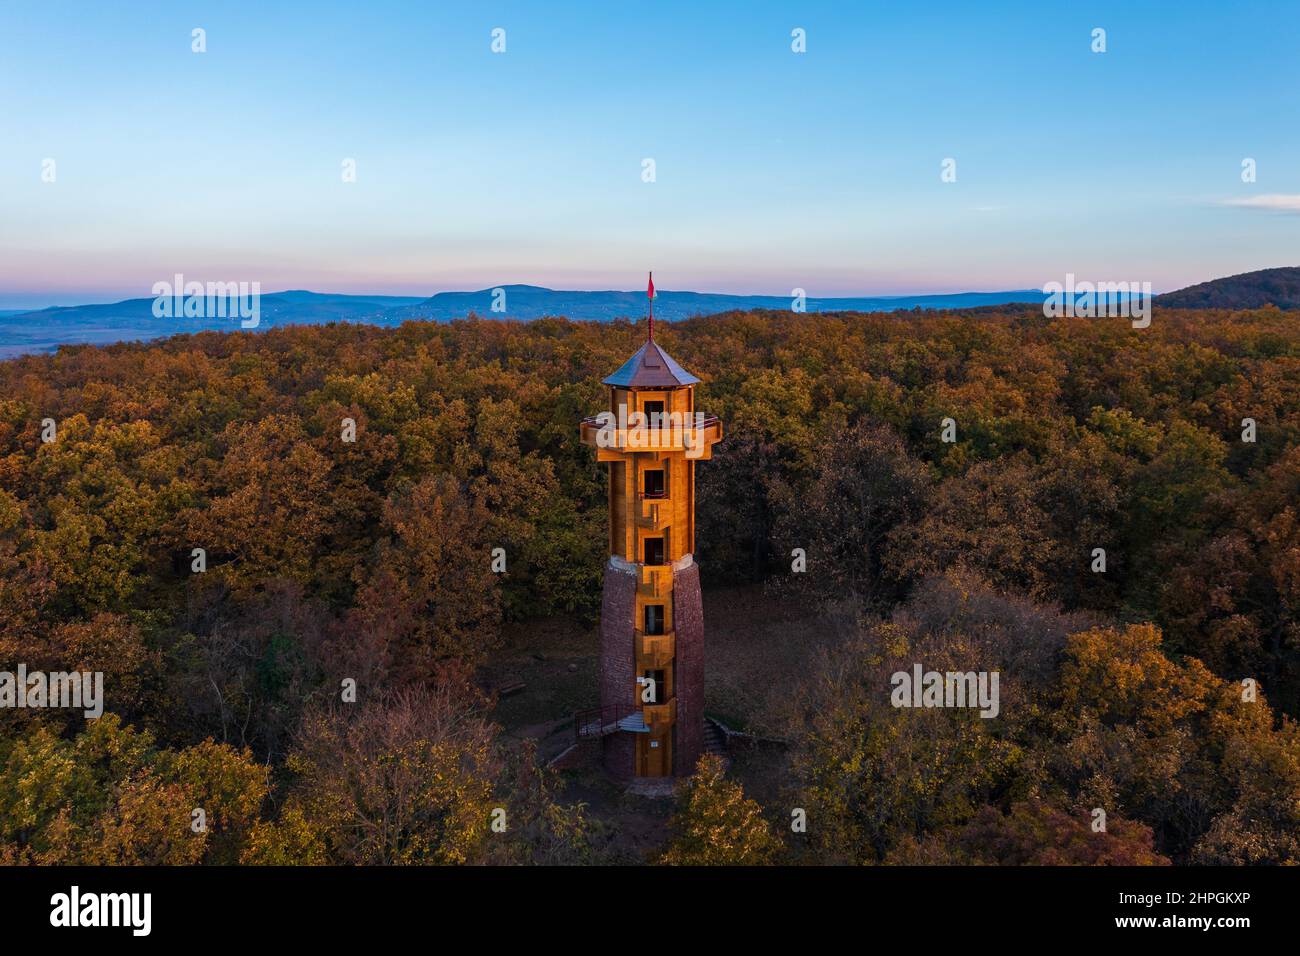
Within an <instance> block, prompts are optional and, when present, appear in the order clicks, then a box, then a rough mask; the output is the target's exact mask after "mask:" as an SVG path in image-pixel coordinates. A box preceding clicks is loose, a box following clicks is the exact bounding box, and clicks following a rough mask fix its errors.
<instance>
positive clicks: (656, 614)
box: [645, 604, 664, 635]
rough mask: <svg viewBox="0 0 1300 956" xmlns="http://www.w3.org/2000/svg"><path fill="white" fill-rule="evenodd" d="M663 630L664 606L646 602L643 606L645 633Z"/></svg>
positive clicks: (655, 632) (658, 632) (652, 633)
mask: <svg viewBox="0 0 1300 956" xmlns="http://www.w3.org/2000/svg"><path fill="white" fill-rule="evenodd" d="M663 632H664V606H663V605H662V604H647V605H646V606H645V633H646V634H650V635H655V634H662V633H663Z"/></svg>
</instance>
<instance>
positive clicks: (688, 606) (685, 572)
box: [578, 285, 722, 779]
mask: <svg viewBox="0 0 1300 956" xmlns="http://www.w3.org/2000/svg"><path fill="white" fill-rule="evenodd" d="M653 288H654V287H653V285H651V288H650V294H651V295H653ZM652 308H653V305H652ZM699 381H700V380H699V379H698V378H696V377H695V376H694V375H692V374H690V373H689V372H687V371H686V370H685V369H683V368H682V367H681V366H680V365H678V364H677V362H675V361H674V360H673V359H672V357H671V356H670V355H668V353H667V352H665V351H664V350H663V349H662V348H660V347H659V345H658V343H656V342H655V341H654V318H653V313H652V315H651V318H650V322H649V332H648V335H647V338H646V342H645V344H644V345H642V346H641V348H640V349H639V350H637V352H636V354H635V355H633V356H632V357H631V358H630V359H628V360H627V361H626V362H625V363H624V364H623V366H622V368H620V369H619V370H618V371H617V372H615V373H614V374H613V375H611V376H609V377H608V378H606V379H605V380H604V384H605V385H607V386H608V387H609V412H608V413H605V414H602V415H599V416H595V417H592V418H587V419H584V420H583V422H582V424H581V426H580V430H581V436H582V441H583V443H584V444H587V445H590V446H592V447H594V448H596V453H597V457H598V460H600V461H603V462H606V463H608V465H609V560H608V562H607V563H606V565H605V578H604V594H603V599H602V604H601V620H600V708H599V711H587V712H585V713H584V714H581V715H579V717H578V735H579V737H599V738H600V743H601V751H602V758H603V762H604V765H605V768H606V770H607V771H608V772H609V773H610V774H611V775H612V776H614V777H617V778H619V779H630V778H633V777H667V776H686V775H689V774H690V773H692V772H693V771H694V769H695V764H696V761H698V760H699V757H700V753H701V752H702V749H703V746H704V615H703V607H702V604H701V598H700V574H699V567H698V566H697V565H696V563H695V560H694V551H695V464H696V462H698V461H703V460H707V459H708V458H710V457H712V450H713V446H714V445H715V444H716V443H717V442H719V441H721V440H722V425H721V423H720V422H719V421H718V419H716V418H714V417H712V416H706V415H703V414H702V413H698V412H697V411H696V408H695V386H696V385H697V384H699Z"/></svg>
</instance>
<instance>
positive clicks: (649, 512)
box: [636, 494, 673, 531]
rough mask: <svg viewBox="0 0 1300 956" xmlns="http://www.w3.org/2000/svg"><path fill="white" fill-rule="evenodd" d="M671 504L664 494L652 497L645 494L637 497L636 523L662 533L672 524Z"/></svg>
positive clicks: (670, 500)
mask: <svg viewBox="0 0 1300 956" xmlns="http://www.w3.org/2000/svg"><path fill="white" fill-rule="evenodd" d="M672 515H673V502H672V499H671V498H669V497H668V496H667V495H666V494H665V495H661V496H659V497H652V496H649V495H646V494H641V495H638V496H637V503H636V523H637V524H638V525H640V526H641V527H642V528H648V529H650V530H651V531H662V530H663V529H664V528H667V527H668V525H669V524H670V523H671V522H672Z"/></svg>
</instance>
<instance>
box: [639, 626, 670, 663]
mask: <svg viewBox="0 0 1300 956" xmlns="http://www.w3.org/2000/svg"><path fill="white" fill-rule="evenodd" d="M676 653H677V637H676V635H675V634H674V633H673V632H672V631H669V632H668V633H667V634H647V633H645V632H644V631H642V630H638V631H637V632H636V659H637V665H636V666H637V670H638V671H647V670H661V669H663V668H665V667H667V666H668V665H669V664H670V663H672V660H673V657H674V656H675V655H676Z"/></svg>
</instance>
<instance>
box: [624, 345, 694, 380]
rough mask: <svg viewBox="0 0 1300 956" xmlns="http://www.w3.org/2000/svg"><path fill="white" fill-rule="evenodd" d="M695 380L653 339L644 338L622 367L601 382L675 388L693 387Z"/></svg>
mask: <svg viewBox="0 0 1300 956" xmlns="http://www.w3.org/2000/svg"><path fill="white" fill-rule="evenodd" d="M698 381H699V379H698V378H696V377H695V376H694V375H692V374H691V373H690V372H688V371H686V369H684V368H682V367H681V366H680V365H678V364H677V363H676V362H675V361H674V360H673V357H672V356H671V355H669V354H668V353H667V352H665V351H664V350H663V349H661V348H660V347H659V346H658V345H657V344H656V343H655V341H654V339H647V340H646V343H645V345H643V346H641V348H639V349H637V351H636V354H635V355H633V356H632V357H631V358H630V359H628V360H627V361H626V362H624V363H623V367H622V368H620V369H619V370H618V371H617V372H615V373H614V374H613V375H611V376H610V377H609V378H607V379H605V384H606V385H615V386H617V387H619V388H677V387H679V386H681V385H694V384H695V383H696V382H698Z"/></svg>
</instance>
